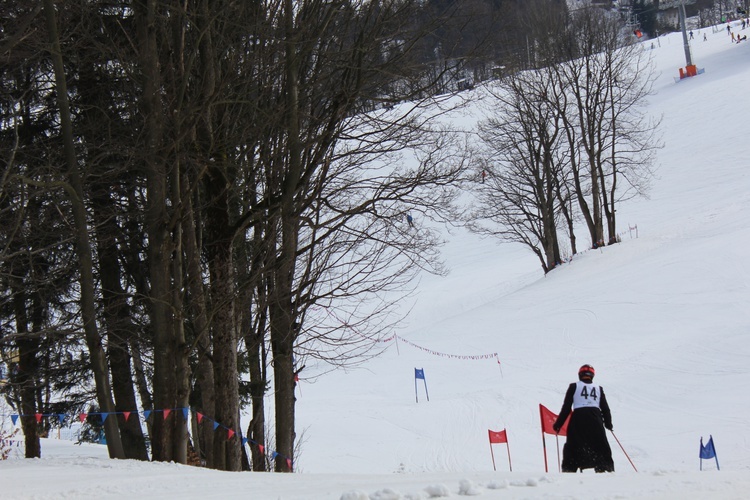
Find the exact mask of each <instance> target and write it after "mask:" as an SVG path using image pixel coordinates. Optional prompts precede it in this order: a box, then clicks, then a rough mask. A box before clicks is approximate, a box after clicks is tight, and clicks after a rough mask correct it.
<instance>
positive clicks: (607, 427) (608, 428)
mask: <svg viewBox="0 0 750 500" xmlns="http://www.w3.org/2000/svg"><path fill="white" fill-rule="evenodd" d="M604 427H606V429H607V430H608V431H611V430H612V424H604Z"/></svg>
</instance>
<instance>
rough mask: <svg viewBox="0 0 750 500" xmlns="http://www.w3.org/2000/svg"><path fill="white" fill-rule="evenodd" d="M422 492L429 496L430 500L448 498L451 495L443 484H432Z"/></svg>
mask: <svg viewBox="0 0 750 500" xmlns="http://www.w3.org/2000/svg"><path fill="white" fill-rule="evenodd" d="M424 491H425V492H426V493H427V494H428V495H430V498H440V497H449V496H450V495H451V493H450V491H448V487H447V486H445V485H444V484H433V485H432V486H428V487H427V488H425V489H424Z"/></svg>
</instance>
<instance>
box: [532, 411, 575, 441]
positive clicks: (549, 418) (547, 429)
mask: <svg viewBox="0 0 750 500" xmlns="http://www.w3.org/2000/svg"><path fill="white" fill-rule="evenodd" d="M539 416H540V418H541V419H542V432H544V433H546V434H557V435H558V436H566V435H567V434H568V423H569V422H570V415H568V418H567V419H566V420H565V423H564V424H563V426H562V428H561V429H560V432H555V429H554V428H553V427H552V426H553V425H555V421H556V420H557V414H556V413H552V412H551V411H549V410H548V409H547V407H546V406H544V405H541V404H540V405H539Z"/></svg>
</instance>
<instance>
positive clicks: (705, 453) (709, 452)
mask: <svg viewBox="0 0 750 500" xmlns="http://www.w3.org/2000/svg"><path fill="white" fill-rule="evenodd" d="M712 458H713V459H715V460H716V470H721V468H720V467H719V457H718V456H716V447H715V446H714V437H713V436H711V435H710V434H709V437H708V443H706V446H703V437H702V436H701V451H700V470H703V461H704V460H710V459H712Z"/></svg>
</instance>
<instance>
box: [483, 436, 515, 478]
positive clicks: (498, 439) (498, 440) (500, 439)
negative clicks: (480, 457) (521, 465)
mask: <svg viewBox="0 0 750 500" xmlns="http://www.w3.org/2000/svg"><path fill="white" fill-rule="evenodd" d="M487 432H488V434H489V438H490V455H492V469H493V470H497V467H495V452H494V451H493V450H492V445H493V444H502V443H505V446H506V448H508V469H509V470H510V472H513V465H512V463H511V461H510V444H509V443H508V433H507V432H506V429H503V430H501V431H493V430H490V429H487Z"/></svg>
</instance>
